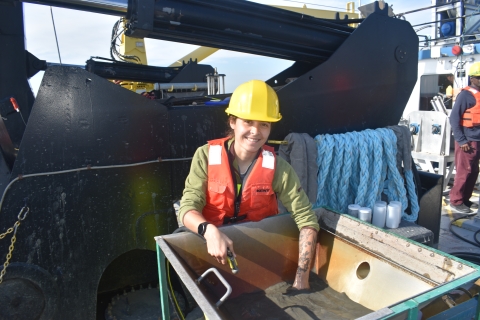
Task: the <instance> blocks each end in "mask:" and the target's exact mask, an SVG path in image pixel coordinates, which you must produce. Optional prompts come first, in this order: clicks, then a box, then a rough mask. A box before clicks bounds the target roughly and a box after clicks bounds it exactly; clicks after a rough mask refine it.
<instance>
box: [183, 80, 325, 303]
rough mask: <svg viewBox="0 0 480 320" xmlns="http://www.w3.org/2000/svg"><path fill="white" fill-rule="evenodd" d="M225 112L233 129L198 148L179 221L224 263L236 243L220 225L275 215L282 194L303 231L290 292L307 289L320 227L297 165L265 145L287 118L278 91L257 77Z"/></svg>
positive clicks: (237, 92) (240, 90)
mask: <svg viewBox="0 0 480 320" xmlns="http://www.w3.org/2000/svg"><path fill="white" fill-rule="evenodd" d="M225 111H226V113H227V114H229V118H228V125H229V127H230V131H229V132H228V135H227V137H225V138H221V139H217V140H212V141H209V142H208V144H206V145H204V146H202V147H200V148H198V149H197V151H196V152H195V155H194V157H193V160H192V165H191V168H190V173H189V175H188V177H187V179H186V182H185V189H184V192H183V197H182V200H181V202H180V209H179V220H180V221H182V222H183V224H184V225H185V226H186V227H187V228H188V229H190V230H191V231H193V232H197V233H198V234H200V235H202V236H204V237H205V239H206V240H207V250H208V253H209V254H210V255H211V256H213V257H214V258H216V259H217V261H218V262H219V263H222V264H225V261H226V258H227V249H229V250H230V251H231V252H232V254H233V255H234V256H235V251H234V244H233V242H232V240H231V239H229V238H228V237H227V236H226V235H225V234H224V233H223V232H222V231H221V230H220V229H219V228H218V227H220V226H222V225H225V224H230V223H238V222H246V221H260V220H262V219H264V218H266V217H268V216H272V215H275V214H277V213H278V206H277V197H278V199H279V200H280V201H281V202H282V204H283V205H284V206H285V208H287V210H288V211H289V212H291V214H292V218H293V219H294V220H295V222H296V224H297V226H298V228H299V229H300V243H299V261H298V269H297V273H296V278H295V281H294V283H293V285H292V287H290V288H289V290H288V294H295V293H298V292H303V291H304V290H308V289H309V288H310V287H309V283H308V280H309V278H308V277H309V272H310V263H311V261H312V259H313V256H314V252H315V244H316V237H317V232H318V230H319V225H318V222H317V217H316V215H315V214H314V212H313V211H312V205H311V203H310V202H309V200H308V197H307V195H306V194H305V192H304V191H303V189H302V187H301V185H300V181H299V178H298V176H297V175H296V173H295V171H294V170H293V168H292V167H291V166H290V164H288V162H286V161H285V160H284V159H282V158H280V157H277V156H276V155H275V152H274V150H273V148H271V147H269V146H266V145H265V143H266V141H267V139H268V136H269V134H270V130H271V126H272V122H277V121H279V120H280V119H281V118H282V116H281V114H280V112H279V103H278V97H277V94H276V93H275V91H274V90H273V89H272V88H271V87H270V86H268V85H267V84H266V83H265V82H263V81H259V80H252V81H249V82H246V83H244V84H241V85H240V86H239V87H238V88H237V89H235V91H234V93H233V95H232V97H231V100H230V103H229V106H228V108H227V109H226V110H225Z"/></svg>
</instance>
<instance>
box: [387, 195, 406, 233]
mask: <svg viewBox="0 0 480 320" xmlns="http://www.w3.org/2000/svg"><path fill="white" fill-rule="evenodd" d="M401 218H402V206H401V204H400V205H398V204H397V203H393V204H392V201H390V203H389V204H388V206H387V219H386V221H385V225H386V226H387V228H390V229H395V228H398V226H399V225H400V219H401Z"/></svg>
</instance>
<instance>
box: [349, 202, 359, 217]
mask: <svg viewBox="0 0 480 320" xmlns="http://www.w3.org/2000/svg"><path fill="white" fill-rule="evenodd" d="M360 208H361V206H360V205H358V204H349V205H348V214H349V215H351V216H352V217H355V218H358V211H359V210H360Z"/></svg>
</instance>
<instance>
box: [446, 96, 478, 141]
mask: <svg viewBox="0 0 480 320" xmlns="http://www.w3.org/2000/svg"><path fill="white" fill-rule="evenodd" d="M472 100H473V101H475V98H474V97H473V95H472V94H471V93H470V92H468V91H465V90H464V91H462V92H460V94H459V95H458V96H457V99H456V100H455V104H454V105H453V108H452V112H451V113H450V126H451V127H452V132H453V137H454V138H455V141H457V142H458V144H459V145H464V144H465V143H467V142H468V139H467V137H466V136H465V133H464V131H463V126H462V125H461V124H460V121H461V119H462V116H463V114H464V113H465V110H467V109H468V108H471V107H473V106H474V105H475V104H473V105H472V104H471V102H472Z"/></svg>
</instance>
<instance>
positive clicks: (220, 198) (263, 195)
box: [202, 138, 278, 226]
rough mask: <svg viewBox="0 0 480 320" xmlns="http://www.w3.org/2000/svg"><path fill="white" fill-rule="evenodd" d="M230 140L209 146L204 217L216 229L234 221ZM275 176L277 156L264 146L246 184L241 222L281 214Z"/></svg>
mask: <svg viewBox="0 0 480 320" xmlns="http://www.w3.org/2000/svg"><path fill="white" fill-rule="evenodd" d="M227 140H229V138H223V139H217V140H212V141H209V142H208V145H209V146H208V173H207V176H208V177H207V194H206V204H205V207H204V208H203V211H202V214H203V216H204V217H205V219H206V220H207V221H208V222H210V223H212V224H214V225H216V226H220V225H222V224H223V222H224V219H225V218H232V217H233V216H234V211H235V196H236V192H235V188H234V182H233V177H232V172H231V170H230V164H229V161H228V154H227V152H228V151H227V150H226V148H225V142H226V141H227ZM274 175H275V152H274V150H273V148H272V147H269V146H263V147H262V152H261V153H260V155H259V156H258V159H257V161H256V162H255V164H254V165H253V168H251V171H250V174H249V175H248V177H246V179H245V181H244V183H243V187H242V189H243V191H242V196H241V202H240V210H239V213H238V217H239V219H238V220H242V221H260V220H262V219H264V218H266V217H268V216H272V215H275V214H277V213H278V205H277V197H276V195H275V192H274V191H273V187H272V183H273V177H274ZM244 216H246V217H245V218H244Z"/></svg>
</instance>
